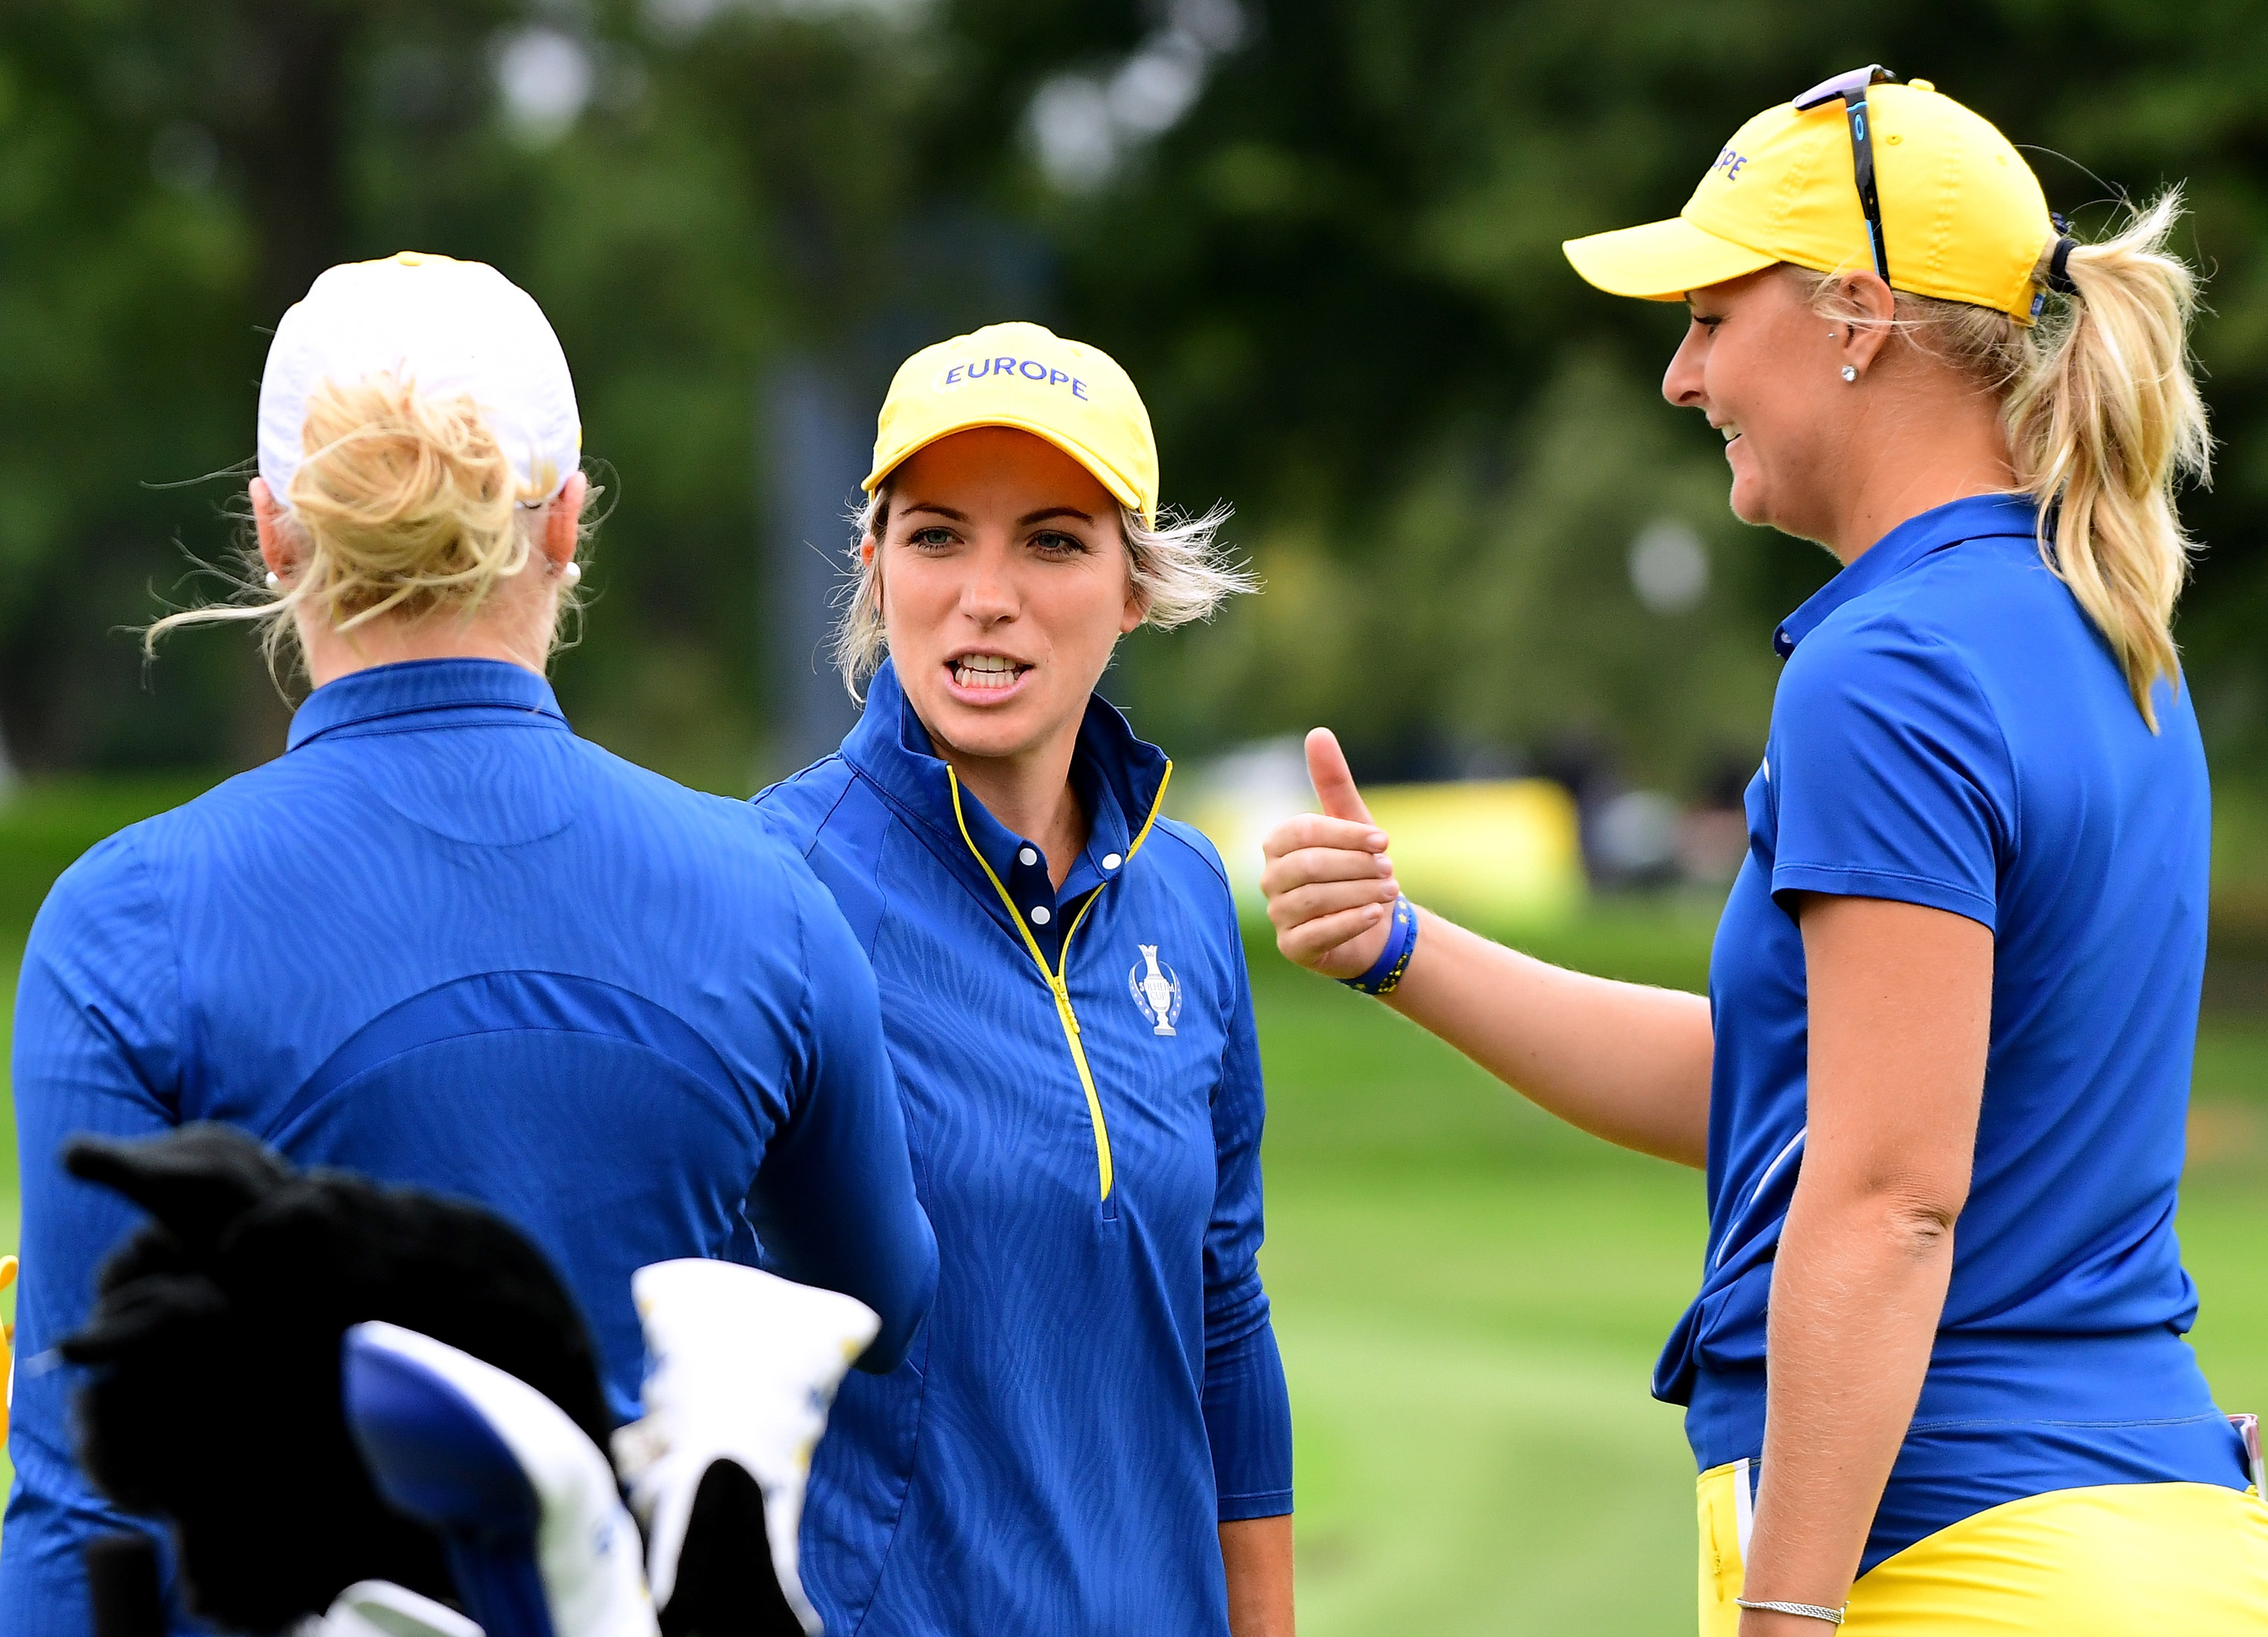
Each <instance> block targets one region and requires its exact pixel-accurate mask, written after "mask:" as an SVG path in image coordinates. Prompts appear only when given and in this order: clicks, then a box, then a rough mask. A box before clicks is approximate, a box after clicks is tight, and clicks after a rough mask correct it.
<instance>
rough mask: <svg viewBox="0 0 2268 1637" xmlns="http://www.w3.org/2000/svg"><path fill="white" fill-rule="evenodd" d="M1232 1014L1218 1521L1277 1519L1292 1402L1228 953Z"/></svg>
mask: <svg viewBox="0 0 2268 1637" xmlns="http://www.w3.org/2000/svg"><path fill="white" fill-rule="evenodd" d="M1230 958H1231V964H1232V965H1233V968H1234V971H1235V985H1236V993H1235V1000H1234V1015H1233V1017H1231V1019H1230V1020H1229V1031H1228V1035H1229V1039H1228V1049H1227V1051H1226V1053H1224V1054H1223V1056H1222V1061H1221V1076H1220V1082H1219V1085H1218V1086H1216V1087H1215V1089H1214V1091H1213V1098H1212V1132H1213V1154H1214V1165H1215V1174H1216V1177H1217V1181H1216V1183H1215V1186H1214V1193H1213V1208H1212V1221H1211V1224H1210V1226H1209V1227H1208V1228H1207V1230H1206V1232H1205V1244H1204V1274H1205V1362H1204V1421H1205V1435H1206V1438H1207V1439H1208V1440H1209V1441H1210V1442H1211V1446H1212V1473H1213V1487H1214V1489H1215V1492H1216V1493H1217V1494H1218V1495H1219V1507H1220V1512H1219V1517H1220V1521H1221V1522H1222V1523H1235V1522H1238V1521H1240V1520H1241V1519H1244V1518H1252V1517H1278V1516H1282V1515H1284V1514H1285V1513H1286V1512H1289V1511H1290V1510H1291V1509H1292V1401H1291V1397H1290V1394H1289V1393H1288V1391H1286V1389H1285V1383H1284V1361H1283V1358H1282V1355H1281V1354H1278V1351H1277V1347H1276V1330H1275V1326H1274V1325H1272V1324H1271V1323H1270V1320H1269V1317H1268V1293H1267V1291H1266V1290H1264V1289H1263V1288H1261V1283H1260V1265H1259V1261H1258V1256H1259V1252H1260V1243H1261V1240H1262V1238H1263V1237H1264V1228H1263V1221H1262V1209H1261V1183H1260V1134H1261V1128H1262V1127H1263V1125H1264V1124H1265V1122H1266V1119H1267V1112H1268V1109H1267V1097H1266V1095H1265V1092H1264V1090H1263V1086H1262V1082H1261V1074H1260V1038H1259V1033H1258V1031H1257V1030H1256V1028H1255V1027H1254V1024H1253V1018H1252V987H1251V983H1250V980H1249V979H1248V976H1247V975H1246V973H1245V969H1244V960H1243V956H1242V951H1241V950H1233V951H1232V953H1231V957H1230Z"/></svg>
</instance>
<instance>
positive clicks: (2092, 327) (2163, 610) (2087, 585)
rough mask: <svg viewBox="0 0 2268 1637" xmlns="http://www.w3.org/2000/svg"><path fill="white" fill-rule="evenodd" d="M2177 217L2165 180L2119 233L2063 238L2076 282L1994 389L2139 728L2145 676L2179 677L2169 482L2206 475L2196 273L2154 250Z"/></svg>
mask: <svg viewBox="0 0 2268 1637" xmlns="http://www.w3.org/2000/svg"><path fill="white" fill-rule="evenodd" d="M2180 214H2181V194H2180V190H2179V189H2178V188H2176V189H2170V190H2169V191H2168V192H2167V193H2165V194H2164V195H2161V197H2160V198H2159V200H2158V201H2157V202H2156V203H2155V204H2154V205H2152V206H2151V207H2150V208H2149V209H2147V210H2144V211H2141V212H2139V213H2138V214H2137V215H2136V216H2135V217H2134V219H2133V221H2132V223H2130V224H2128V226H2127V227H2126V229H2125V231H2124V232H2121V233H2119V234H2118V235H2117V237H2115V238H2113V239H2107V240H2105V241H2104V242H2103V243H2102V244H2099V245H2077V246H2074V247H2073V249H2072V251H2071V253H2070V257H2069V260H2068V262H2067V263H2066V269H2067V272H2068V274H2069V276H2070V279H2071V282H2072V283H2073V286H2074V287H2075V289H2076V294H2075V295H2074V296H2073V297H2072V298H2071V299H2069V300H2068V301H2066V302H2065V303H2063V304H2060V305H2061V307H2062V311H2060V312H2056V313H2054V314H2052V315H2051V316H2049V317H2047V318H2046V319H2043V321H2042V322H2041V323H2040V324H2039V325H2038V327H2036V332H2035V334H2034V335H2033V336H2031V337H2030V338H2029V339H2030V341H2031V345H2030V346H2029V348H2028V349H2027V351H2029V353H2030V354H2031V357H2030V359H2029V367H2028V368H2026V369H2025V370H2024V371H2022V372H2021V374H2019V375H2018V376H2017V377H2016V378H2015V379H2014V381H2013V382H2012V383H2011V385H2010V388H2009V393H2008V399H2007V422H2008V437H2009V443H2010V444H2011V446H2012V447H2013V449H2014V454H2015V460H2016V474H2017V479H2018V481H2019V482H2021V484H2022V486H2023V488H2024V489H2025V490H2026V492H2028V493H2029V494H2030V495H2031V496H2033V498H2034V499H2035V500H2036V501H2037V502H2038V503H2039V505H2040V551H2041V554H2042V555H2043V557H2044V558H2045V559H2046V561H2047V563H2048V566H2049V567H2050V568H2051V569H2053V570H2054V571H2055V572H2056V574H2057V575H2058V576H2060V577H2061V578H2062V580H2063V583H2064V584H2066V585H2068V586H2069V587H2070V588H2071V593H2072V595H2073V597H2075V598H2078V599H2079V605H2080V607H2082V608H2084V609H2085V610H2087V613H2088V617H2089V618H2090V619H2092V620H2094V621H2095V624H2096V625H2097V626H2098V627H2100V628H2102V635H2104V636H2105V637H2106V638H2107V639H2108V640H2109V641H2110V650H2111V652H2112V653H2113V654H2115V655H2117V659H2118V664H2119V665H2120V667H2121V668H2122V669H2123V670H2124V672H2125V673H2126V685H2127V686H2128V687H2129V688H2130V689H2132V692H2133V694H2134V702H2135V704H2136V705H2137V706H2138V707H2139V708H2140V709H2141V712H2142V718H2143V720H2144V721H2146V722H2147V723H2149V724H2150V730H2151V731H2152V732H2155V731H2156V730H2157V727H2158V717H2157V711H2156V708H2155V707H2154V705H2153V703H2152V701H2151V698H2150V690H2151V687H2152V686H2153V685H2154V683H2155V682H2156V681H2157V680H2158V679H2159V678H2161V677H2164V678H2166V679H2169V680H2173V681H2176V682H2178V679H2179V678H2180V676H2181V659H2180V656H2179V654H2178V653H2177V652H2176V650H2175V647H2174V637H2173V629H2172V627H2173V615H2174V602H2175V599H2176V598H2177V597H2179V596H2180V595H2181V590H2182V585H2183V582H2184V581H2185V580H2186V579H2187V578H2188V576H2189V564H2190V556H2189V554H2190V549H2191V542H2190V540H2189V537H2188V536H2187V535H2186V534H2185V533H2183V530H2182V525H2181V519H2180V518H2179V516H2178V515H2177V514H2176V511H2175V508H2174V485H2175V483H2176V481H2179V480H2180V479H2182V478H2184V477H2191V478H2196V479H2198V480H2200V481H2202V480H2204V479H2205V477H2207V476H2208V475H2209V473H2210V472H2211V468H2212V458H2213V439H2212V437H2211V435H2210V434H2209V433H2208V432H2207V430H2206V429H2205V404H2204V401H2203V400H2202V399H2200V398H2199V396H2198V389H2197V382H2196V380H2195V378H2193V377H2192V375H2191V366H2190V351H2189V323H2190V317H2191V313H2192V312H2194V311H2195V309H2196V305H2197V278H2196V275H2194V274H2193V273H2191V270H2190V269H2189V268H2188V267H2187V266H2186V265H2185V264H2184V263H2183V261H2181V260H2180V259H2179V258H2178V257H2176V256H2173V255H2170V254H2169V253H2167V251H2166V247H2165V246H2166V240H2167V239H2168V238H2169V236H2170V235H2171V233H2172V231H2173V228H2174V223H2175V221H2176V218H2177V217H2179V216H2180Z"/></svg>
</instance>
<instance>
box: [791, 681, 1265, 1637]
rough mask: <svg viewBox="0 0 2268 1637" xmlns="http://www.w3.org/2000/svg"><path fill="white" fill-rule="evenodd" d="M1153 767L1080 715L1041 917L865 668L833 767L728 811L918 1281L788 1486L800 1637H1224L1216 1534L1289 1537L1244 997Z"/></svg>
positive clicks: (1219, 911) (1039, 880) (1254, 1075)
mask: <svg viewBox="0 0 2268 1637" xmlns="http://www.w3.org/2000/svg"><path fill="white" fill-rule="evenodd" d="M1169 772H1170V767H1169V764H1167V761H1166V759H1165V758H1164V756H1163V755H1161V754H1160V752H1158V751H1157V750H1155V749H1154V748H1152V746H1150V745H1145V744H1143V743H1142V742H1141V741H1140V740H1138V739H1137V738H1135V737H1134V734H1133V732H1132V730H1130V728H1129V727H1128V726H1127V724H1126V722H1125V719H1124V718H1123V717H1122V716H1120V715H1119V714H1118V713H1117V712H1116V710H1114V709H1112V708H1111V707H1110V706H1108V704H1106V703H1104V702H1103V701H1101V700H1100V699H1097V700H1095V701H1094V702H1093V703H1092V704H1091V705H1090V706H1089V708H1088V710H1087V715H1086V723H1085V725H1084V727H1083V728H1082V730H1081V732H1080V736H1079V750H1078V754H1077V757H1076V760H1075V762H1074V766H1073V770H1072V781H1073V784H1074V787H1075V789H1076V790H1077V793H1078V795H1079V798H1080V801H1081V803H1082V804H1083V805H1084V806H1085V807H1086V811H1087V816H1088V819H1089V823H1090V826H1091V828H1092V834H1091V837H1090V839H1089V841H1088V842H1087V845H1086V849H1085V851H1084V852H1082V853H1081V855H1079V858H1078V859H1077V860H1075V861H1074V862H1073V864H1072V867H1071V871H1070V874H1069V875H1068V876H1067V877H1066V878H1065V880H1064V885H1063V888H1062V890H1061V891H1060V892H1058V891H1057V890H1056V889H1055V888H1054V887H1053V886H1052V885H1050V884H1049V878H1048V870H1047V861H1046V860H1045V859H1044V858H1043V857H1042V855H1041V854H1040V850H1039V848H1038V846H1037V845H1036V844H1035V843H1034V842H1031V841H1027V840H1025V839H1023V838H1021V837H1018V836H1015V835H1013V834H1011V833H1009V832H1008V831H1007V830H1005V828H1004V827H1002V826H1000V825H999V824H998V822H996V821H995V820H994V819H993V818H992V817H991V815H990V814H989V813H988V812H986V811H984V809H983V805H982V804H980V803H978V802H977V801H976V798H975V797H974V796H971V795H970V794H969V793H968V790H966V789H962V788H961V787H960V786H959V785H958V783H957V782H956V781H955V780H954V776H953V774H952V771H951V769H950V768H948V767H946V764H945V763H944V762H943V761H941V760H939V759H938V758H937V757H935V756H933V755H932V754H931V753H930V743H929V738H928V735H927V734H926V733H925V732H924V730H923V728H922V726H921V724H920V722H919V721H918V720H917V718H916V717H915V716H914V714H913V712H912V711H911V709H910V708H908V706H907V704H906V701H905V696H904V694H903V692H902V690H901V688H900V687H899V686H898V682H897V679H896V676H895V672H893V671H892V670H891V669H890V668H889V667H888V666H887V665H885V666H884V667H883V669H882V671H881V672H880V675H878V676H877V677H876V678H875V679H874V684H873V689H872V691H871V693H870V694H869V695H868V698H867V702H866V710H865V716H864V717H863V718H862V719H861V721H860V722H859V723H858V727H857V728H855V729H854V730H852V731H851V736H850V737H849V738H847V739H845V740H844V741H843V751H842V753H841V754H840V755H837V756H833V757H830V758H828V760H825V761H822V762H821V763H819V764H818V765H817V766H815V767H811V768H809V769H807V770H806V771H805V772H803V773H802V774H798V775H797V776H796V777H795V778H793V779H791V780H789V781H788V782H786V783H784V784H782V785H778V786H776V787H774V788H773V789H770V790H768V791H766V792H764V793H763V794H762V796H758V797H757V798H756V799H757V802H758V804H759V811H761V812H762V813H763V814H764V815H765V817H766V818H767V819H768V821H769V822H770V824H771V825H772V826H774V827H775V828H776V829H777V831H778V832H779V833H781V834H782V835H784V836H786V837H788V838H790V839H791V840H792V841H793V842H794V844H795V845H796V846H797V848H799V849H800V850H802V851H803V852H804V853H805V854H806V856H808V858H809V859H810V861H811V863H812V867H813V868H814V870H816V871H817V872H818V874H819V877H820V879H821V880H822V881H824V882H825V883H826V884H827V885H828V887H829V888H830V889H832V890H833V892H834V893H835V896H836V901H837V902H838V903H839V904H840V905H841V906H842V907H843V913H844V914H845V915H846V916H847V917H848V918H849V920H850V921H851V927H852V929H853V930H854V931H855V932H856V933H857V935H858V939H859V941H860V942H861V943H863V944H864V945H865V948H866V950H867V952H868V954H869V955H870V956H871V957H872V958H873V964H874V976H875V979H876V980H877V982H878V983H879V984H880V989H881V997H882V1021H883V1028H884V1031H885V1032H886V1033H887V1036H888V1039H889V1044H890V1055H891V1058H892V1061H894V1062H895V1065H896V1068H897V1076H898V1089H899V1095H900V1097H902V1100H903V1102H904V1105H905V1109H906V1126H907V1134H908V1137H909V1140H910V1141H911V1142H912V1144H913V1154H914V1167H915V1182H916V1186H917V1187H918V1189H919V1190H920V1193H921V1198H922V1202H923V1204H924V1206H925V1207H926V1208H928V1210H929V1213H930V1216H931V1220H932V1222H934V1223H935V1224H936V1227H937V1237H938V1248H939V1256H940V1259H941V1272H940V1275H939V1286H938V1301H937V1307H936V1309H935V1310H934V1312H933V1313H932V1317H931V1318H930V1322H929V1323H928V1324H927V1325H925V1326H924V1328H923V1331H922V1333H921V1335H920V1336H919V1337H918V1338H917V1340H916V1342H915V1345H914V1351H913V1354H912V1355H911V1356H910V1357H909V1359H908V1360H907V1361H906V1362H905V1364H904V1365H903V1366H902V1367H901V1368H900V1369H898V1370H897V1371H896V1372H895V1374H893V1375H890V1376H865V1377H858V1378H854V1379H852V1380H851V1381H850V1382H848V1383H846V1384H845V1385H844V1388H843V1393H842V1396H841V1397H840V1398H837V1399H836V1406H835V1412H834V1416H833V1419H832V1420H831V1421H830V1423H829V1428H828V1435H827V1439H826V1441H825V1442H824V1443H822V1444H821V1446H820V1450H819V1455H818V1458H817V1461H816V1463H815V1464H814V1468H813V1473H812V1487H811V1491H810V1497H809V1499H808V1501H806V1505H805V1509H804V1531H803V1553H804V1555H803V1573H804V1577H805V1584H806V1586H807V1587H809V1588H810V1589H811V1591H812V1594H813V1597H814V1600H815V1601H816V1602H817V1604H818V1605H819V1607H820V1611H821V1613H822V1614H823V1615H824V1616H825V1617H826V1619H827V1629H828V1633H830V1634H831V1637H851V1634H852V1633H858V1634H859V1637H917V1634H918V1637H946V1633H953V1634H954V1637H960V1634H961V1633H977V1632H982V1633H985V1637H1063V1633H1072V1632H1076V1633H1079V1634H1080V1637H1136V1634H1139V1637H1155V1634H1157V1633H1174V1637H1226V1633H1227V1630H1228V1619H1227V1611H1226V1601H1225V1591H1224V1586H1223V1581H1222V1570H1221V1558H1220V1546H1219V1534H1218V1530H1217V1525H1218V1523H1220V1522H1223V1521H1226V1520H1232V1519H1241V1518H1251V1517H1265V1516H1277V1515H1280V1514H1283V1513H1286V1512H1289V1511H1290V1510H1291V1509H1292V1450H1291V1411H1290V1408H1289V1405H1288V1401H1287V1399H1286V1398H1285V1388H1284V1373H1283V1365H1282V1362H1281V1361H1280V1360H1279V1359H1278V1354H1277V1350H1276V1340H1275V1334H1274V1332H1273V1331H1272V1329H1271V1328H1270V1324H1269V1318H1268V1298H1267V1296H1266V1295H1265V1294H1264V1293H1263V1290H1262V1288H1261V1284H1260V1276H1259V1272H1258V1269H1257V1267H1256V1264H1255V1261H1254V1257H1255V1253H1256V1252H1257V1251H1258V1250H1259V1248H1260V1241H1261V1192H1260V1132H1261V1123H1262V1120H1263V1115H1264V1107H1263V1097H1262V1091H1261V1078H1260V1056H1259V1047H1258V1043H1257V1040H1256V1036H1255V1034H1254V1030H1253V1020H1252V998H1251V992H1250V989H1249V987H1248V981H1247V978H1246V973H1245V967H1244V954H1243V948H1242V945H1241V943H1240V941H1239V938H1238V936H1237V928H1236V915H1235V911H1234V908H1233V905H1232V903H1231V900H1230V897H1229V890H1228V883H1227V880H1226V877H1225V876H1224V875H1223V874H1222V871H1221V866H1220V861H1219V855H1217V854H1215V853H1214V851H1213V849H1212V848H1211V845H1210V844H1208V843H1207V842H1206V841H1205V840H1204V837H1202V836H1200V835H1199V834H1197V832H1195V831H1194V830H1191V829H1189V828H1188V827H1187V826H1182V825H1179V824H1175V823H1174V822H1173V821H1172V820H1170V819H1167V818H1160V817H1159V816H1158V808H1159V804H1160V801H1161V799H1162V797H1163V796H1164V793H1165V786H1166V780H1167V774H1168V773H1169Z"/></svg>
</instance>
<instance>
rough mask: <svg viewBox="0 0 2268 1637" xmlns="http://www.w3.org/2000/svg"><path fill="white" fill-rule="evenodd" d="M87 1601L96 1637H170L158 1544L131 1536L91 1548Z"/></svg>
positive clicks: (95, 1542) (102, 1540) (100, 1539)
mask: <svg viewBox="0 0 2268 1637" xmlns="http://www.w3.org/2000/svg"><path fill="white" fill-rule="evenodd" d="M86 1595H87V1604H88V1611H89V1612H90V1613H91V1614H92V1616H93V1618H94V1637H166V1594H165V1590H164V1588H163V1587H162V1586H161V1585H160V1584H159V1582H158V1543H157V1542H156V1541H154V1540H152V1539H151V1538H150V1537H149V1536H147V1535H144V1534H140V1533H137V1532H136V1531H132V1530H123V1531H120V1532H119V1533H117V1534H114V1535H97V1536H96V1537H95V1538H93V1539H92V1540H90V1541H88V1542H87V1543H86Z"/></svg>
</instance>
